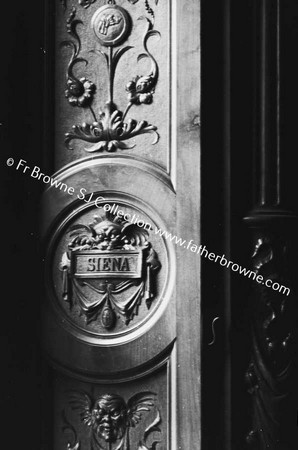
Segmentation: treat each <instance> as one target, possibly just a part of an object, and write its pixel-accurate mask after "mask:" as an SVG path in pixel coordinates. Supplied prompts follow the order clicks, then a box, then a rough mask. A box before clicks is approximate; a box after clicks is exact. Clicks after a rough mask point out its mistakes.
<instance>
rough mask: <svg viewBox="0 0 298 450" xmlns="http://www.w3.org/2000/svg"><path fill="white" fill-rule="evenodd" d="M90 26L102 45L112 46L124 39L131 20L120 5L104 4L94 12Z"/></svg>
mask: <svg viewBox="0 0 298 450" xmlns="http://www.w3.org/2000/svg"><path fill="white" fill-rule="evenodd" d="M91 26H92V28H93V30H94V33H95V35H96V37H97V38H98V40H99V42H100V43H101V44H102V45H104V46H106V47H113V46H115V45H119V44H121V43H122V42H123V41H125V39H126V38H127V36H128V34H129V33H130V30H131V20H130V16H129V14H128V12H127V11H126V10H125V9H124V8H122V7H121V6H117V5H105V6H102V7H101V8H99V9H98V10H97V11H96V12H95V14H94V16H93V18H92V21H91Z"/></svg>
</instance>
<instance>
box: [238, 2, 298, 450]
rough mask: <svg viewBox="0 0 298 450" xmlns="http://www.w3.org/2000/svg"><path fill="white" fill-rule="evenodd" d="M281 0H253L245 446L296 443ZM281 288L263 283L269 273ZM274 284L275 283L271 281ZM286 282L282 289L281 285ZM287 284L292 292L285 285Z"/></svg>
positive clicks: (291, 225)
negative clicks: (283, 142) (251, 201)
mask: <svg viewBox="0 0 298 450" xmlns="http://www.w3.org/2000/svg"><path fill="white" fill-rule="evenodd" d="M281 6H282V5H281V4H280V0H255V13H256V14H255V33H256V39H255V42H256V49H255V50H256V67H255V70H256V82H257V86H256V98H255V104H256V114H255V116H256V117H255V121H256V123H255V128H256V139H255V143H256V144H255V149H254V160H255V167H254V171H255V176H256V179H255V180H254V181H255V186H256V192H255V199H254V207H253V210H252V211H251V212H250V213H249V214H248V216H247V217H245V221H246V223H247V224H248V226H249V228H250V230H251V239H252V257H251V268H252V270H253V271H254V272H255V273H256V275H262V276H263V279H264V281H263V283H258V282H256V281H253V282H252V283H253V286H252V293H251V298H250V304H251V314H250V320H251V349H252V350H251V361H250V364H249V367H248V370H247V373H246V381H247V387H248V392H249V394H250V395H251V424H250V431H249V432H248V434H247V437H246V442H247V447H248V448H252V449H258V450H263V449H264V450H265V449H274V450H277V449H279V450H282V449H283V450H286V449H287V450H290V449H293V450H294V449H297V448H298V443H297V423H296V415H297V405H296V394H295V392H296V386H295V384H297V383H295V377H297V375H296V373H295V346H296V345H297V339H296V336H295V321H296V318H297V311H296V305H295V303H297V298H296V293H295V285H294V277H293V273H292V271H293V268H294V266H295V263H294V257H293V253H294V249H295V244H294V227H295V224H297V217H296V216H295V215H294V214H293V213H292V212H291V211H286V210H284V209H283V205H282V185H281V177H282V176H283V177H285V174H282V173H281V145H280V7H281ZM268 279H270V280H272V281H271V284H272V285H273V287H275V288H276V289H277V290H274V289H273V288H272V287H267V286H266V285H265V282H266V280H268ZM274 283H275V284H274ZM277 283H279V285H280V286H285V288H282V287H281V288H280V289H279V290H278V284H277ZM286 288H289V289H290V292H289V291H288V290H287V289H286Z"/></svg>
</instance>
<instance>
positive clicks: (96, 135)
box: [61, 0, 160, 153]
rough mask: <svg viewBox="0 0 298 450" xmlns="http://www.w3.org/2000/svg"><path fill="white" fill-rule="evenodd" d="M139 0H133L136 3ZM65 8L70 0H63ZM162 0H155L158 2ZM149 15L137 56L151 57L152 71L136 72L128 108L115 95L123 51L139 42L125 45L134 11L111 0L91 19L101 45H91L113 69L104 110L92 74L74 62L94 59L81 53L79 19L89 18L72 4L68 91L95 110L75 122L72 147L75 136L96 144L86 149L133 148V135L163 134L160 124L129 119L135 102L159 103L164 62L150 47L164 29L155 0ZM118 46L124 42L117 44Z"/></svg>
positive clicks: (68, 140) (82, 0) (88, 0)
mask: <svg viewBox="0 0 298 450" xmlns="http://www.w3.org/2000/svg"><path fill="white" fill-rule="evenodd" d="M95 1H96V0H79V2H78V3H79V5H81V6H82V7H84V8H89V7H90V6H91V4H93V3H95ZM137 1H138V0H129V2H130V3H131V4H135V3H137ZM62 4H63V6H64V8H65V9H66V7H67V2H66V0H64V1H63V2H62ZM157 5H158V0H155V6H157ZM144 7H145V11H144V15H142V16H141V17H139V20H143V21H144V23H145V30H144V35H143V41H142V42H143V50H144V51H143V53H141V54H139V55H138V57H137V62H139V61H140V60H142V59H148V60H150V62H151V68H150V72H149V73H147V74H146V75H136V76H135V77H134V78H133V79H132V80H130V81H129V82H128V83H127V85H126V94H127V100H128V102H127V106H126V108H125V110H124V111H120V110H119V109H118V108H117V104H116V103H115V99H114V82H115V77H116V69H117V66H118V63H119V61H120V59H121V58H122V57H123V55H124V54H125V53H127V52H129V51H130V50H131V49H132V48H133V47H132V46H129V45H126V46H125V45H122V44H124V43H125V42H126V40H127V39H128V37H129V35H130V34H131V32H132V29H133V26H132V25H133V24H132V19H131V16H130V14H129V12H128V11H127V10H126V9H125V8H123V7H122V6H118V5H116V2H115V1H114V0H112V1H111V0H109V1H107V2H106V4H105V5H103V6H101V7H100V8H98V9H97V10H96V11H95V13H94V15H93V17H92V20H91V27H92V29H93V32H94V39H95V42H96V43H97V45H96V47H95V48H93V49H91V50H90V49H85V50H89V53H92V54H93V55H95V56H97V57H100V58H103V59H104V61H105V63H106V70H107V72H108V89H107V92H108V98H107V99H106V103H105V106H104V108H103V110H102V111H99V112H96V111H95V110H94V108H93V106H92V105H93V100H94V94H95V92H96V83H95V82H93V81H91V80H88V79H87V78H86V77H85V76H84V75H83V74H82V76H77V75H75V73H74V68H75V67H76V66H77V65H78V64H79V63H84V64H85V66H87V65H88V60H87V59H86V58H85V57H84V58H83V57H82V56H81V51H82V42H81V38H80V35H79V33H78V25H83V26H84V23H83V21H82V20H81V19H80V18H78V17H77V9H76V7H72V9H71V11H70V13H69V16H68V18H67V20H66V29H67V32H68V34H69V35H70V38H71V39H68V40H65V41H63V42H62V43H61V47H62V48H65V47H66V48H69V49H71V57H70V60H69V63H68V67H67V72H66V89H65V97H66V99H67V100H68V102H69V104H70V105H71V106H73V107H79V108H84V109H85V110H89V112H90V117H91V121H90V122H83V123H82V124H79V125H73V127H72V129H71V131H69V132H67V133H66V134H65V145H66V147H67V148H68V149H70V150H72V149H73V147H72V146H71V145H72V142H73V141H75V140H79V141H84V142H86V143H89V144H92V145H91V146H88V147H85V148H84V150H85V151H86V152H89V153H93V152H102V151H107V152H114V151H116V150H118V149H122V150H123V149H132V148H134V147H135V144H134V143H131V141H130V140H131V139H132V138H134V137H136V136H139V135H142V134H147V133H150V134H151V133H153V134H154V135H155V139H154V141H153V144H156V143H157V142H158V140H159V134H158V132H157V127H156V126H155V125H153V124H150V123H148V122H147V121H146V120H141V121H137V120H135V119H131V118H129V119H127V115H128V113H129V111H130V109H131V108H132V107H135V106H139V105H151V104H152V103H153V98H154V93H155V88H156V85H157V83H158V78H159V67H158V63H157V61H156V59H155V57H154V56H153V54H152V53H151V52H150V51H149V48H148V41H149V40H150V39H151V38H152V37H154V36H157V37H160V33H159V31H157V30H155V29H154V23H155V12H154V10H153V8H152V7H151V6H150V4H149V2H148V1H147V0H145V4H144ZM115 47H118V48H117V49H115Z"/></svg>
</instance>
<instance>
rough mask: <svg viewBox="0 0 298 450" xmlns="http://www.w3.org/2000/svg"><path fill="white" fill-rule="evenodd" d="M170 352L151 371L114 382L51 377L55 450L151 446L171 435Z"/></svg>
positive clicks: (162, 444)
mask: <svg viewBox="0 0 298 450" xmlns="http://www.w3.org/2000/svg"><path fill="white" fill-rule="evenodd" d="M171 377H173V373H172V369H171V356H169V357H168V358H167V359H166V360H165V361H164V362H163V363H162V364H161V366H160V367H159V368H156V369H155V370H154V371H153V372H152V373H151V374H148V375H145V376H142V377H141V378H139V379H135V380H133V383H132V380H126V381H125V380H123V381H122V382H120V383H117V384H111V382H107V381H103V382H102V383H100V384H99V383H97V384H92V385H90V384H89V383H84V382H77V381H74V380H72V379H71V378H69V377H66V376H63V375H58V374H57V377H56V381H55V399H56V400H55V406H54V421H55V437H54V441H55V448H59V449H69V450H70V449H76V450H84V449H89V448H92V449H94V450H96V449H116V448H117V449H119V450H130V449H138V450H154V449H157V448H162V449H165V448H171V447H170V446H171V445H173V444H174V443H173V442H172V444H171V441H172V439H173V436H174V434H173V433H174V430H173V426H174V422H173V411H172V410H171V408H170V405H171V404H172V394H173V392H172V391H171V389H169V386H170V385H171Z"/></svg>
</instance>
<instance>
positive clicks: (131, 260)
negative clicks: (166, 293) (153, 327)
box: [60, 212, 161, 330]
mask: <svg viewBox="0 0 298 450" xmlns="http://www.w3.org/2000/svg"><path fill="white" fill-rule="evenodd" d="M69 236H70V238H71V241H70V243H69V245H68V251H67V252H65V253H64V254H63V256H62V260H61V264H60V269H61V271H62V278H63V281H62V284H63V289H62V296H63V300H64V301H65V302H67V303H68V304H69V307H70V309H72V308H73V306H74V304H76V305H78V306H79V310H80V313H81V315H84V316H85V320H86V324H89V323H91V322H93V321H98V320H100V324H101V326H102V327H103V328H104V329H106V330H111V329H113V328H114V327H115V325H116V323H117V320H118V319H119V318H122V320H123V322H124V323H125V325H129V323H130V322H131V321H132V320H133V318H134V317H135V316H136V315H137V314H138V310H139V307H140V305H141V302H142V300H143V299H145V302H146V306H147V309H148V310H149V309H150V307H151V304H152V302H153V300H154V297H155V293H154V288H153V282H154V277H155V275H156V273H157V272H158V271H159V269H160V267H161V264H160V262H159V260H158V257H157V254H156V252H155V251H154V249H153V248H152V246H151V244H150V242H148V240H147V239H148V236H149V233H148V230H146V229H144V228H142V227H140V226H138V225H136V224H132V223H130V222H127V221H126V220H124V219H123V218H119V217H117V216H115V215H113V214H112V213H109V212H104V213H102V214H101V216H94V220H93V222H92V223H91V224H89V225H85V224H77V225H73V226H72V227H70V229H69Z"/></svg>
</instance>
